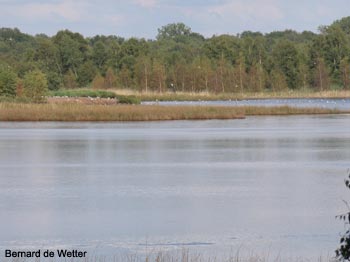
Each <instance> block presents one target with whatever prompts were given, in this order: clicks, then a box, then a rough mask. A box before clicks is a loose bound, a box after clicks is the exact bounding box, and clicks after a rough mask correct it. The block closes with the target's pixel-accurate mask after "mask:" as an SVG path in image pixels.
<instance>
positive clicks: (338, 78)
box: [0, 17, 350, 96]
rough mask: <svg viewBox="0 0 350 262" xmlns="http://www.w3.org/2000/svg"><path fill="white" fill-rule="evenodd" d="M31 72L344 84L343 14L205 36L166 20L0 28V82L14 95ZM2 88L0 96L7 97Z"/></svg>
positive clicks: (107, 83)
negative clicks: (289, 26) (137, 26)
mask: <svg viewBox="0 0 350 262" xmlns="http://www.w3.org/2000/svg"><path fill="white" fill-rule="evenodd" d="M33 72H35V74H36V76H37V77H40V78H44V79H42V81H44V82H45V81H46V84H47V87H48V88H49V89H50V90H57V89H61V88H68V89H72V88H78V87H90V86H91V87H94V88H98V89H100V88H106V89H108V88H126V89H134V90H137V91H141V92H148V91H157V92H164V91H169V90H173V91H184V92H200V91H208V92H214V93H219V92H234V93H244V92H260V91H264V90H271V91H282V90H298V89H310V90H317V91H322V90H330V89H349V88H350V17H346V18H342V19H340V20H337V21H335V22H333V23H332V24H331V25H329V26H320V27H319V31H318V33H313V32H310V31H304V32H301V33H299V32H296V31H293V30H285V31H275V32H271V33H267V34H262V33H260V32H252V31H245V32H242V33H241V34H238V35H229V34H224V35H213V36H212V37H209V38H205V37H204V36H202V35H201V34H199V33H195V32H193V31H192V30H191V28H190V27H188V26H186V25H185V24H183V23H174V24H168V25H165V26H163V27H161V28H160V29H158V34H157V37H156V39H153V40H146V39H143V38H141V39H139V38H129V39H124V38H122V37H119V36H114V35H111V36H102V35H97V36H94V37H88V38H86V37H84V36H82V35H81V34H79V33H74V32H71V31H69V30H62V31H59V32H57V34H56V35H54V36H52V37H49V36H47V35H44V34H38V35H35V36H32V35H28V34H25V33H22V32H21V31H20V30H19V29H17V28H14V29H11V28H1V29H0V86H1V85H4V84H1V83H3V82H4V81H5V80H6V77H5V80H4V75H5V76H6V75H7V77H8V78H9V79H11V78H12V79H14V78H15V77H16V92H18V89H19V90H20V91H21V85H22V86H23V79H26V78H30V77H29V76H28V74H33ZM40 74H42V75H40ZM39 75H40V76H39ZM18 79H22V80H21V81H18ZM6 81H10V82H11V81H14V80H6ZM6 81H5V82H6ZM27 82H28V80H27ZM11 86H12V87H13V86H14V84H12V85H11ZM3 89H5V88H2V89H1V87H0V96H1V95H4V94H12V95H13V94H14V91H13V90H12V91H11V90H10V91H9V90H7V91H1V90H3ZM10 89H11V88H10ZM1 93H3V94H1Z"/></svg>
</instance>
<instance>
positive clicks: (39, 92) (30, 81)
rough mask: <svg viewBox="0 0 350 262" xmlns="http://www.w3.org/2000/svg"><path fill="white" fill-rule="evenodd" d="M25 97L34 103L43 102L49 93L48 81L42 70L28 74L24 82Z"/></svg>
mask: <svg viewBox="0 0 350 262" xmlns="http://www.w3.org/2000/svg"><path fill="white" fill-rule="evenodd" d="M23 87H24V90H23V95H24V96H25V97H27V98H29V99H30V100H32V101H33V102H42V101H43V100H44V97H45V95H46V94H47V91H48V85H47V79H46V76H45V74H44V73H42V72H41V71H40V70H35V71H32V72H28V73H27V74H26V75H25V76H24V80H23Z"/></svg>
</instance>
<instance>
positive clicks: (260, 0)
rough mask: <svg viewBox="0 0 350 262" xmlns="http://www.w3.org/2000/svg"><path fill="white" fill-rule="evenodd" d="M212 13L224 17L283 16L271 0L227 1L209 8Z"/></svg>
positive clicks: (276, 18) (275, 17)
mask: <svg viewBox="0 0 350 262" xmlns="http://www.w3.org/2000/svg"><path fill="white" fill-rule="evenodd" d="M209 11H210V12H212V13H213V14H216V15H218V16H219V17H225V18H227V17H228V18H231V19H235V18H237V17H238V18H241V19H247V18H248V19H263V20H279V19H282V18H283V16H284V15H283V11H282V9H281V8H279V6H278V2H277V1H273V0H253V1H251V0H250V1H249V0H248V1H247V0H241V1H229V2H226V3H223V4H221V5H217V6H214V7H211V8H210V9H209Z"/></svg>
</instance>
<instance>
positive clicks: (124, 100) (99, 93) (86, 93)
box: [50, 89, 141, 104]
mask: <svg viewBox="0 0 350 262" xmlns="http://www.w3.org/2000/svg"><path fill="white" fill-rule="evenodd" d="M50 95H51V96H67V97H100V98H115V99H117V100H118V102H119V103H121V104H140V103H141V101H140V99H139V98H137V97H136V96H123V95H117V94H116V93H113V92H110V91H105V90H89V89H74V90H58V91H53V92H51V93H50Z"/></svg>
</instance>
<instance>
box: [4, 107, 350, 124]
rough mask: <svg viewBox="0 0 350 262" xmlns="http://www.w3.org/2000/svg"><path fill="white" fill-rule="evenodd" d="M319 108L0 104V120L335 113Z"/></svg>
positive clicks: (176, 118)
mask: <svg viewBox="0 0 350 262" xmlns="http://www.w3.org/2000/svg"><path fill="white" fill-rule="evenodd" d="M337 113H349V112H348V111H339V110H330V109H321V108H291V107H287V106H282V107H252V106H244V107H224V106H145V105H116V106H104V105H84V104H18V103H2V104H0V121H159V120H205V119H241V118H244V117H245V116H253V115H300V114H337Z"/></svg>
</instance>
